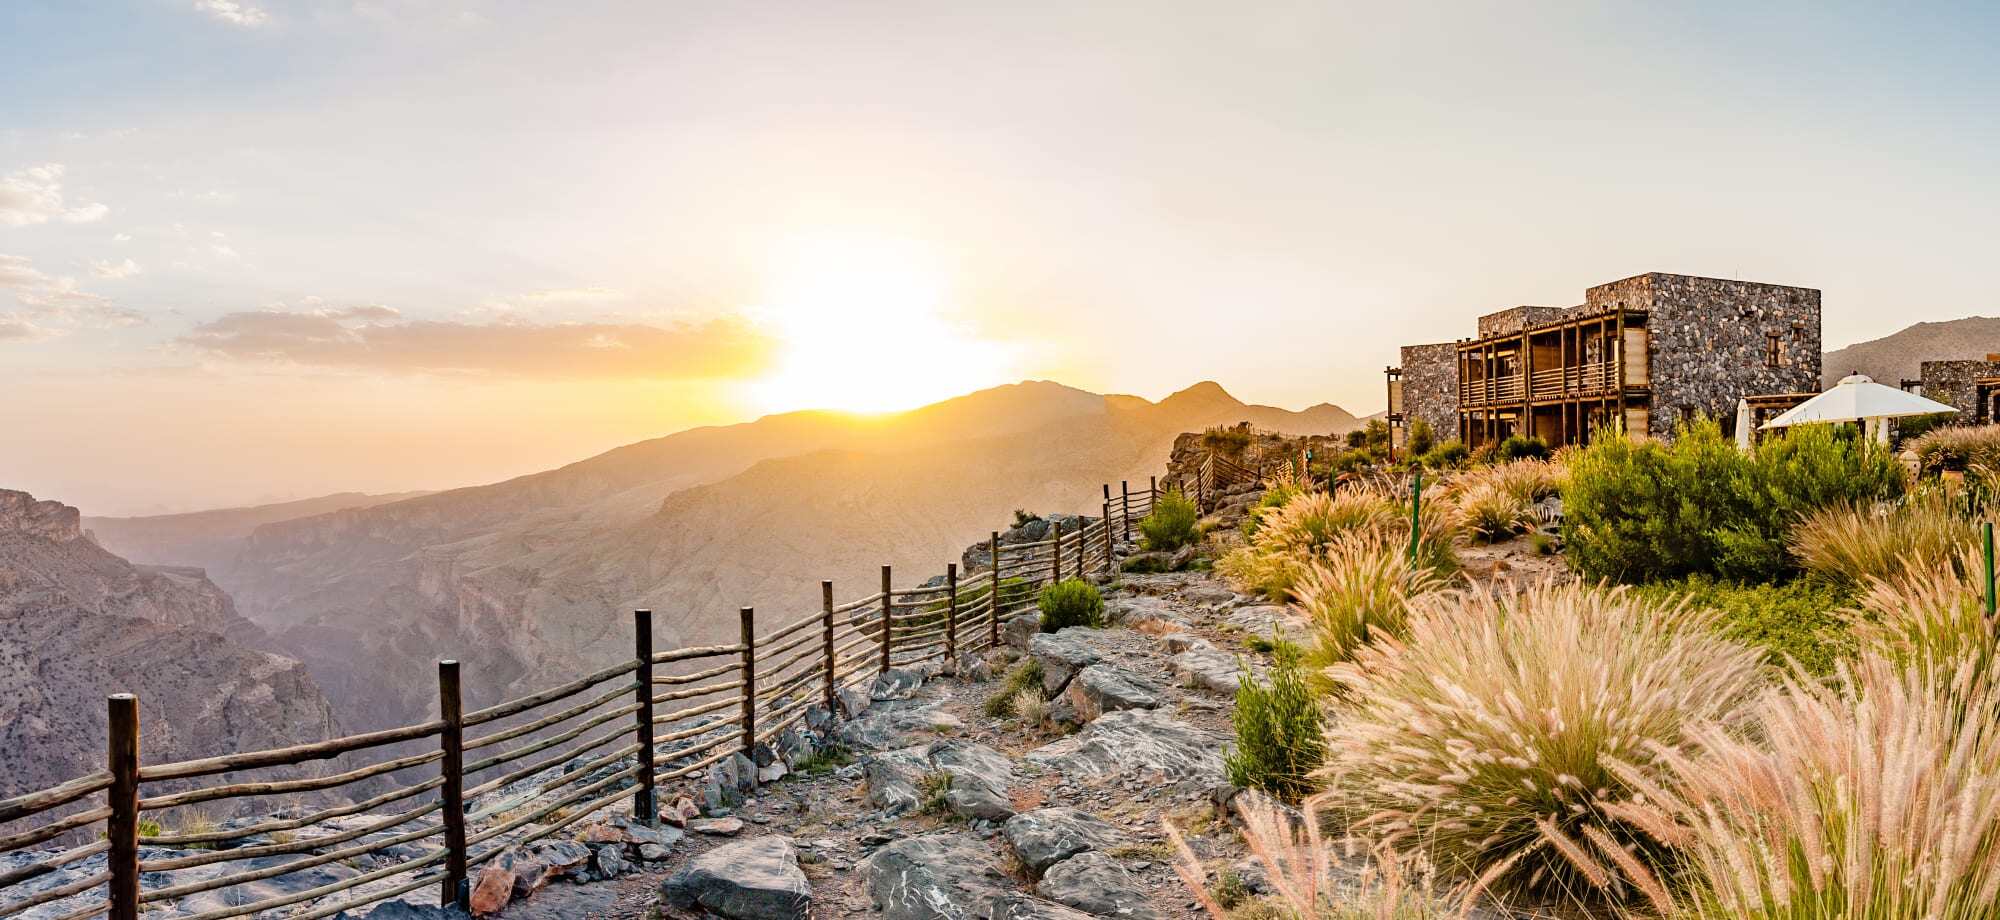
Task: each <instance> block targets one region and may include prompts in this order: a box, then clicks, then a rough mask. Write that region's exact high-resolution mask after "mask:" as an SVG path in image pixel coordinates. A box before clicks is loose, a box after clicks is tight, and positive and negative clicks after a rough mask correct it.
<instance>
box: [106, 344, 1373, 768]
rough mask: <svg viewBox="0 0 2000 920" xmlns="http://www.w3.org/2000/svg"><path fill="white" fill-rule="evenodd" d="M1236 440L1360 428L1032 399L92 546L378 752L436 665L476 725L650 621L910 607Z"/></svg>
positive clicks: (798, 429) (666, 628) (745, 428)
mask: <svg viewBox="0 0 2000 920" xmlns="http://www.w3.org/2000/svg"><path fill="white" fill-rule="evenodd" d="M1240 421H1247V422H1250V423H1251V424H1253V425H1255V426H1257V427H1260V428H1265V429H1269V430H1274V431H1281V432H1286V433H1293V434H1327V433H1338V432H1342V431H1346V430H1350V429H1352V428H1354V427H1356V426H1357V425H1358V424H1359V422H1358V420H1357V419H1356V418H1355V417H1354V416H1353V415H1352V414H1350V413H1348V412H1346V411H1345V410H1342V409H1340V408H1339V407H1336V406H1332V405H1326V404H1322V405H1318V406H1314V407H1312V408H1309V409H1306V410H1303V411H1299V412H1293V411H1288V410H1284V409H1278V408H1273V407H1269V406H1256V405H1246V404H1244V403H1242V402H1240V401H1238V400H1236V399H1235V398H1234V397H1232V396H1230V395H1229V394H1228V393H1227V392H1226V391H1225V390H1223V389H1222V387H1220V386H1218V385H1216V384H1214V383H1202V384H1198V385H1196V386H1193V387H1189V388H1188V389H1186V390H1182V391H1181V392H1178V393H1175V394H1174V395H1172V396H1170V397H1168V398H1166V399H1163V400H1161V401H1159V402H1157V403H1155V402H1151V401H1148V400H1144V399H1140V398H1138V397H1131V396H1117V395H1111V396H1106V395H1100V394H1094V393H1089V392H1086V391H1083V390H1078V389H1074V388H1071V387H1066V386H1062V385H1059V384H1055V383H1051V382H1046V381H1036V382H1026V383H1021V384H1014V385H1009V386H1003V387H996V388H993V389H989V390H983V391H980V392H977V393H973V394H969V395H966V396H963V397H959V398H956V399H951V400H946V401H944V402H941V403H937V404H934V405H931V406H927V407H925V408H922V409H918V410H914V411H911V412H907V413H902V414H899V415H893V416H886V417H869V416H855V415H848V414H843V413H831V412H797V413H789V414H784V415H775V416H769V417H766V418H763V419H759V420H757V421H754V422H748V423H744V424H740V425H730V426H721V427H710V428H698V429H693V430H689V431H685V432H681V433H678V434H674V435H669V436H666V437H662V438H657V439H654V440H649V441H644V442H640V443H637V444H632V445H628V446H626V447H621V448H617V449H615V450H612V451H609V452H606V453H603V454H600V455H598V456H595V457H591V458H589V459H585V460H581V461H578V462H576V463H572V464H569V465H567V466H564V467H561V468H559V469H554V470H548V471H545V472H541V473H534V474H531V475H527V476H522V477H518V478H515V479H510V480H507V481H505V482H499V483H493V484H490V485H482V486H473V487H468V488H461V489H452V490H448V491H443V492H437V493H432V494H427V495H420V496H416V497H408V498H393V497H369V496H353V497H347V498H340V497H329V498H328V499H327V500H325V501H327V502H329V503H331V504H332V505H335V506H340V507H336V508H335V509H334V510H326V511H323V512H322V513H309V514H305V515H303V516H297V517H290V518H287V517H285V512H284V511H282V510H277V509H273V508H271V507H269V506H264V507H260V508H252V509H236V510H233V511H229V512H209V513H205V514H206V516H197V515H172V516H164V517H154V518H124V519H92V520H91V521H90V527H91V529H92V531H93V532H94V533H96V534H97V535H98V536H99V538H100V539H101V540H103V542H104V543H105V545H106V546H107V547H110V548H112V549H114V550H116V551H119V552H122V553H126V554H129V555H130V556H131V557H132V558H134V559H136V560H140V561H144V562H152V563H163V564H200V565H202V566H203V567H204V568H205V569H206V571H207V573H208V574H209V575H210V576H211V577H213V578H214V579H215V581H216V582H217V583H218V584H220V585H221V586H222V587H223V588H225V589H226V590H227V591H228V592H229V593H230V595H232V596H233V597H234V598H235V600H236V603H237V605H238V606H239V607H240V609H242V611H243V612H244V614H245V615H246V616H247V617H249V618H250V619H251V620H253V621H255V622H256V623H257V624H259V625H260V626H262V627H263V628H264V629H266V630H268V631H269V632H270V634H271V637H272V641H273V643H274V644H275V647H277V648H280V649H282V650H284V651H285V652H286V653H288V654H291V655H294V656H296V657H298V658H299V659H300V660H303V661H305V662H308V665H309V667H310V668H311V669H312V673H313V676H314V678H315V680H316V681H317V682H318V684H319V685H320V686H322V687H324V688H325V691H326V693H327V695H328V697H329V698H330V699H331V700H332V701H333V702H334V705H335V706H336V707H337V709H338V710H339V712H340V713H341V714H342V717H343V719H345V720H346V721H347V722H348V723H349V725H350V727H352V728H357V729H368V728H376V727H382V726H386V725H390V724H396V723H400V722H407V721H413V720H417V719H420V718H422V717H424V715H425V713H426V712H427V710H428V707H430V706H431V705H434V700H435V687H434V686H433V685H432V683H431V681H432V679H433V678H432V675H433V672H434V669H433V666H432V662H433V660H434V659H437V658H446V657H450V658H457V659H459V660H461V661H463V662H464V668H465V671H464V674H465V681H466V693H467V695H468V700H467V705H468V706H480V705H486V704H488V703H491V702H494V701H497V700H499V699H503V698H505V697H508V696H512V695H516V694H519V693H522V692H526V691H529V690H532V689H538V688H540V687H542V686H545V685H549V684H554V683H558V682H560V681H561V680H564V679H567V678H568V677H571V676H574V675H575V674H577V673H579V672H580V671H581V670H586V669H589V668H593V667H597V666H601V665H603V664H605V663H607V662H610V661H612V660H615V659H617V658H619V657H622V656H624V655H626V654H629V650H630V647H631V638H630V634H629V629H630V613H629V610H630V609H631V608H634V607H650V608H652V609H653V610H654V611H655V623H656V626H657V627H658V628H659V631H660V635H659V636H657V637H656V638H655V642H656V643H658V644H659V645H660V646H661V647H667V646H672V645H676V644H691V643H704V642H710V641H718V640H733V637H734V635H735V631H736V629H737V623H736V610H737V608H739V607H741V606H743V605H746V604H757V605H762V607H761V610H762V611H764V616H766V617H771V618H772V619H768V620H766V621H765V622H771V623H777V622H781V621H783V620H788V619H791V618H795V617H796V616H797V615H799V614H800V613H801V612H804V611H808V610H811V609H815V607H816V604H817V598H818V581H819V579H822V578H831V579H834V580H835V582H836V586H837V589H839V593H840V594H841V595H843V596H854V595H860V594H866V593H870V592H872V591H873V590H874V585H875V581H876V579H877V578H878V575H877V571H878V567H879V566H880V565H883V564H889V565H892V566H894V567H895V570H896V571H897V572H898V573H899V574H901V573H907V574H902V575H901V578H900V579H899V583H901V584H914V583H916V582H918V581H921V580H922V579H925V578H928V577H930V576H932V575H934V574H937V573H939V572H941V571H942V569H943V567H944V563H945V561H946V560H950V559H955V558H957V555H958V552H959V550H960V549H961V548H962V547H963V546H964V545H966V544H967V543H971V542H974V541H976V540H978V539H981V538H983V537H984V536H985V535H986V533H987V531H989V530H991V529H993V528H994V527H997V526H1001V525H1003V524H1005V522H1007V521H1008V520H1009V519H1010V517H1011V513H1012V512H1013V511H1014V510H1015V509H1017V508H1023V507H1026V508H1030V509H1035V510H1062V511H1080V512H1085V513H1089V512H1090V511H1091V510H1092V509H1094V508H1095V507H1096V505H1097V503H1098V501H1099V500H1100V495H1099V489H1100V484H1102V483H1106V482H1109V483H1113V484H1115V483H1117V482H1118V481H1119V480H1121V479H1134V480H1140V481H1143V479H1144V477H1145V476H1146V475H1147V474H1148V473H1150V472H1154V471H1157V470H1158V469H1160V468H1161V466H1162V464H1163V463H1164V461H1165V459H1166V457H1167V454H1168V451H1169V450H1170V448H1171V445H1172V441H1173V438H1174V436H1175V435H1176V434H1178V433H1180V432H1183V431H1189V430H1198V429H1201V428H1205V427H1209V426H1213V425H1225V424H1233V423H1236V422H1240ZM376 498H384V500H382V501H376V500H375V499H376ZM343 505H344V506H343ZM191 518H199V520H198V521H193V522H191V521H190V519H191ZM245 528H247V532H244V530H245Z"/></svg>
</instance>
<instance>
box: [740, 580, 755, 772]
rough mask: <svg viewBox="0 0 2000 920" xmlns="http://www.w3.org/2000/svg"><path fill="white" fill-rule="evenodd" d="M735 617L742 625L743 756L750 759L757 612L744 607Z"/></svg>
mask: <svg viewBox="0 0 2000 920" xmlns="http://www.w3.org/2000/svg"><path fill="white" fill-rule="evenodd" d="M736 615H737V617H738V618H739V619H741V620H742V625H743V756H745V757H752V756H754V755H753V754H752V753H751V752H752V751H755V750H756V749H757V611H756V609H755V608H752V607H745V608H743V609H741V610H738V611H737V612H736ZM753 762H754V761H753Z"/></svg>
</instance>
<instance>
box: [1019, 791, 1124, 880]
mask: <svg viewBox="0 0 2000 920" xmlns="http://www.w3.org/2000/svg"><path fill="white" fill-rule="evenodd" d="M1000 832H1001V834H1002V835H1004V836H1005V837H1006V838H1007V845H1008V846H1011V847H1013V848H1014V855H1016V856H1018V857H1020V859H1021V863H1022V864H1023V865H1025V866H1027V867H1028V868H1029V869H1030V870H1031V871H1034V872H1036V873H1040V872H1043V871H1046V870H1047V869H1048V868H1049V867H1050V866H1053V865H1055V864H1056V863H1058V862H1061V861H1062V860H1065V859H1068V858H1070V857H1071V856H1075V855H1076V854H1078V853H1081V852H1084V851H1085V850H1105V849H1110V848H1111V847H1114V846H1118V845H1119V844H1120V843H1123V842H1124V839H1125V835H1124V833H1123V832H1121V831H1120V830H1118V828H1116V827H1114V826H1113V825H1112V824H1111V823H1110V822H1108V821H1105V820H1104V819H1103V818H1099V817H1097V816H1096V815H1093V814H1090V813H1089V812H1084V811H1078V810H1077V809H1074V808H1059V807H1058V808H1037V809H1035V810H1034V811H1024V812H1022V813H1020V814H1018V815H1015V816H1014V817H1012V818H1009V819H1007V823H1006V824H1005V825H1003V826H1002V827H1001V829H1000Z"/></svg>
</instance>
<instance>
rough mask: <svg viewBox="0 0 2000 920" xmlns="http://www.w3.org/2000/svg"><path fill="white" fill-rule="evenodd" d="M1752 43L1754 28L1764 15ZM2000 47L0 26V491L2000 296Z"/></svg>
mask: <svg viewBox="0 0 2000 920" xmlns="http://www.w3.org/2000/svg"><path fill="white" fill-rule="evenodd" d="M1747 7H1755V9H1748V8H1747ZM1996 27H2000V22H1996V17H1995V16H1994V15H1993V14H1992V13H1991V12H1990V11H1985V12H1982V11H1979V10H1976V9H1975V8H1973V7H1972V6H1969V5H1968V6H1966V7H1963V8H1956V7H1950V6H1930V7H1928V8H1926V9H1917V8H1914V7H1910V6H1906V5H1896V6H1895V7H1894V8H1893V9H1891V8H1890V7H1889V6H1888V5H1879V4H1847V5H1838V6H1831V5H1825V4H1811V5H1808V4H1804V3H1798V4H1787V3H1770V4H1737V3H1716V4H1705V5H1691V4H1677V3H1676V4H1657V3H1654V4H1618V5H1613V4H1574V5H1571V4H1530V3H1510V4H1485V3H1481V4H1469V3H1468V4H1431V3H1336V2H1326V0H1320V2H1311V3H1299V4H1289V3H1279V4H1259V3H1252V4H1240V3H1231V4H1217V3H1207V4H1169V3H1161V2H1145V3H1132V4H1104V3H1098V4H1075V3H1049V4H1043V3H1032V2H1009V3H991V4H982V5H973V4H952V3H908V4H903V3H886V2H884V3H844V2H834V0H818V2H810V3H787V4H776V3H756V2H738V3H722V4H715V3H654V2H647V3H636V2H635V3H628V4H610V3H590V2H575V3H563V4H545V3H480V2H449V0H440V2H418V0H407V2H400V0H378V2H332V0H324V2H307V0H130V2H122V3H118V2H103V3H98V2H78V0H47V2H38V0H11V2H8V3H5V4H0V49H4V51H0V395H4V398H0V487H11V488H24V489H27V490H29V491H32V492H34V493H36V494H37V495H38V496H41V497H50V498H57V499H60V500H62V501H65V502H69V503H72V504H76V505H79V506H82V507H83V508H84V509H85V510H86V511H87V512H90V513H140V512H154V511H163V510H188V509H194V508H200V507H211V506H216V505H225V504H235V503H247V502H253V501H264V500H274V499H283V498H294V497H303V496H308V495H314V494H320V493H324V492H329V491H336V490H344V489H361V490H368V491H387V490H398V489H410V488H439V487H448V486H454V485H461V484H468V483H473V482H480V481H488V480H492V479H496V478H500V477H504V476H508V475H514V474H518V473H523V472H529V471H533V470H537V469H544V468H547V467H550V466H554V465H558V464H560V463H563V462H567V461H570V460H574V459H578V458H581V457H584V456H587V455H589V454H591V453H594V452H596V451H599V450H602V449H605V448H609V447H612V446H616V445H618V444H623V443H628V442H631V441H634V440H639V439H642V438H646V437H651V436H656V435H659V434H664V433H667V432H671V431H674V430H677V429H680V428H684V427H687V426H690V425H694V424H704V423H715V422H729V421H738V420H744V419H748V418H752V417H755V416H757V415H760V414H763V413H767V412H773V411H781V410H787V409H794V408H805V407H812V406H831V407H838V408H849V409H861V410H879V409H894V408H900V407H905V406H909V405H914V404H919V403H923V402H928V401H931V400H934V399H937V398H940V397H944V396H948V395H951V394H955V393H960V392H964V391H967V390H971V389H976V388H979V387H983V386H987V385H992V384H996V383H1002V382H1008V381H1013V380H1018V379H1022V378H1053V379H1057V380H1061V381H1063V382H1065V383H1070V384H1073V385H1076V386H1080V387H1085V388H1088V389H1093V390H1098V391H1117V392H1131V393H1137V394H1140V395H1144V396H1148V397H1155V398H1157V397H1159V396H1162V395H1165V394H1166V393H1168V392H1170V391H1172V390H1174V389H1177V388H1179V387H1182V386H1185V385H1187V384H1189V383H1192V382H1194V381H1196V380H1200V379H1205V378H1208V379H1215V380H1218V381H1221V382H1222V383H1223V384H1224V385H1226V386H1227V387H1229V388H1230V389H1231V390H1232V391H1233V392H1235V393H1236V394H1237V395H1238V396H1240V397H1242V398H1245V399H1248V400H1253V401H1259V402H1267V403H1274V404H1279V405H1286V406H1292V407H1301V406H1304V405H1307V404H1311V403H1315V402H1320V401H1332V402H1336V403H1338V404H1340V405H1343V406H1345V407H1347V408H1349V409H1350V410H1352V411H1354V412H1356V413H1359V414H1365V413H1369V412H1374V411H1378V410H1379V409H1381V407H1382V405H1381V404H1382V395H1381V390H1382V378H1381V369H1382V367H1383V366H1384V365H1387V364H1391V363H1393V362H1394V361H1395V360H1396V356H1395V347H1396V346H1397V345H1399V344H1403V343H1408V342H1418V341H1437V340H1448V339H1451V338H1455V337H1458V336H1460V335H1463V334H1466V333H1467V332H1469V331H1470V329H1471V323H1472V319H1473V316H1474V315H1475V314H1476V313H1478V312H1482V311H1488V310H1492V309H1498V308H1502V307H1506V306H1510V305H1513V304H1518V303H1542V304H1555V305H1567V304H1571V303H1576V302H1578V301H1579V300H1580V298H1581V296H1582V291H1583V288H1584V287H1586V286H1588V285H1591V284H1596V283H1601V282H1605V281H1610V280H1614V279H1616V278H1620V277H1625V276H1628V275H1632V274H1637V273H1639V272H1643V271H1648V270H1663V271H1678V272H1686V273H1692V274H1705V275H1719V276H1724V277H1740V278H1750V279H1756V280H1763V281H1772V282H1780V283H1790V284H1804V285H1809V286H1813V287H1818V288H1821V289H1823V290H1824V291H1825V303H1826V307H1827V322H1826V335H1827V341H1828V344H1829V346H1840V345H1844V344H1848V343H1850V342H1853V341H1856V340H1861V339H1868V338H1874V337H1877V336H1880V335H1884V334H1887V333H1890V332H1893V331H1895V330H1897V329H1900V328H1902V327H1903V326H1905V325H1908V324H1910V323H1912V322H1916V321H1919V320H1927V319H1951V318H1957V317H1961V316H1966V315H1971V314H1977V313H1982V312H1985V313H1992V312H1994V310H1993V307H1994V304H1993V298H1992V295H1991V290H1992V287H1991V285H1990V283H1989V282H1987V280H1986V278H1985V277H1984V276H1985V274H1986V272H1985V269H1986V266H1987V265H1989V264H1990V263H1991V262H1992V259H1993V253H1992V246H1993V242H1994V240H1995V239H1996V238H2000V232H1996V230H2000V227H1996V219H1995V217H1994V215H1995V214H1996V213H2000V170H1996V169H1995V168H1994V165H1993V162H1994V161H1993V157H1994V154H1993V151H1994V150H1995V149H1996V147H2000V143H1996V142H2000V112H1996V110H1995V108H1996V103H1995V100H1996V99H2000V64H1996V63H1995V59H1994V56H1993V55H1992V54H1991V53H1990V52H1991V47H1992V42H1993V39H1994V37H1995V32H1996Z"/></svg>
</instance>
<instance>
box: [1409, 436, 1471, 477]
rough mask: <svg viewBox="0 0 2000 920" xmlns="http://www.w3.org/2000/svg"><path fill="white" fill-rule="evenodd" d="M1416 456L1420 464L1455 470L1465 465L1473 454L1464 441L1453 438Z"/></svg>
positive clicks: (1438, 468) (1432, 467)
mask: <svg viewBox="0 0 2000 920" xmlns="http://www.w3.org/2000/svg"><path fill="white" fill-rule="evenodd" d="M1416 456H1417V463H1418V465H1420V466H1423V467H1426V468H1429V469H1433V470H1455V469H1458V468H1459V467H1462V466H1464V465H1465V464H1466V461H1467V460H1468V459H1470V458H1471V456H1472V454H1471V452H1469V451H1467V450H1466V449H1465V443H1464V442H1462V441H1459V440H1457V439H1453V440H1450V441H1445V442H1443V443H1441V444H1439V445H1438V446H1436V447H1433V448H1431V449H1430V450H1427V451H1425V452H1423V453H1422V454H1419V455H1416Z"/></svg>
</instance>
